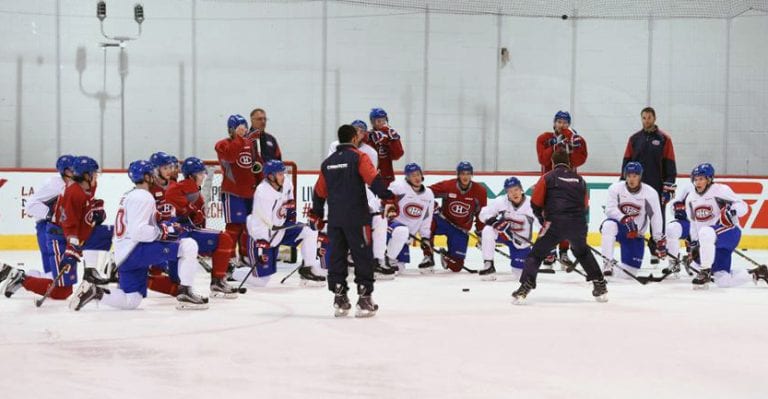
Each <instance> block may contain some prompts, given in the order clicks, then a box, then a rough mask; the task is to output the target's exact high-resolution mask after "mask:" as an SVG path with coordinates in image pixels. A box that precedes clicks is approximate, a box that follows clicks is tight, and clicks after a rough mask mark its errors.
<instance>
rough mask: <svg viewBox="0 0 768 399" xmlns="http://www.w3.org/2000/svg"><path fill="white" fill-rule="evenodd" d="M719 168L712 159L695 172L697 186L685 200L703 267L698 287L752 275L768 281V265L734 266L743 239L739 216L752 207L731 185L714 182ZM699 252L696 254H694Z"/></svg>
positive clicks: (733, 283)
mask: <svg viewBox="0 0 768 399" xmlns="http://www.w3.org/2000/svg"><path fill="white" fill-rule="evenodd" d="M714 179H715V168H714V167H713V166H712V165H711V164H708V163H703V164H701V165H699V166H697V167H696V168H695V169H694V170H693V172H691V180H692V181H693V186H694V190H693V191H692V192H691V193H690V194H688V197H687V198H686V200H685V209H686V212H687V215H688V219H689V220H690V221H691V231H690V233H691V247H692V252H693V253H694V254H696V253H698V258H699V259H698V261H697V263H698V264H699V265H700V267H701V269H700V270H699V273H698V275H697V276H696V277H694V279H693V281H692V282H693V288H694V289H706V288H707V287H708V286H709V283H710V282H711V281H712V280H714V282H715V284H717V286H718V287H734V286H738V285H741V284H743V283H745V282H746V281H749V279H750V276H749V274H752V279H754V281H755V282H757V281H758V280H760V279H763V280H766V281H768V268H766V267H765V266H759V267H757V268H756V269H753V270H750V272H749V273H747V272H746V271H745V270H744V269H741V270H731V256H733V251H734V250H735V249H736V247H737V246H738V245H739V241H740V240H741V227H740V226H739V217H741V216H744V215H745V214H746V213H747V210H748V209H749V208H748V207H747V204H746V203H745V202H744V201H743V200H742V199H741V198H738V197H737V196H736V194H734V193H733V190H731V188H730V187H728V186H726V185H724V184H719V183H715V182H714ZM696 257H697V256H696V255H694V258H696Z"/></svg>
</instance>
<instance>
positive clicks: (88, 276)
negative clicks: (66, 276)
mask: <svg viewBox="0 0 768 399" xmlns="http://www.w3.org/2000/svg"><path fill="white" fill-rule="evenodd" d="M83 280H85V281H87V282H89V283H91V284H96V285H107V284H109V279H108V278H104V277H102V276H101V274H99V272H98V271H97V270H96V269H95V268H93V267H86V268H85V270H84V271H83Z"/></svg>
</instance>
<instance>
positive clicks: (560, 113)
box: [552, 111, 571, 125]
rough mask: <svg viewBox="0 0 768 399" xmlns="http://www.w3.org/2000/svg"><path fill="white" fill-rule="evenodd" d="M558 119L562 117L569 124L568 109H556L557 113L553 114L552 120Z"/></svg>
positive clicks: (569, 115)
mask: <svg viewBox="0 0 768 399" xmlns="http://www.w3.org/2000/svg"><path fill="white" fill-rule="evenodd" d="M558 119H562V120H564V121H566V122H568V124H569V125H570V124H571V114H569V113H568V111H557V113H556V114H555V119H553V120H552V122H554V121H556V120H558Z"/></svg>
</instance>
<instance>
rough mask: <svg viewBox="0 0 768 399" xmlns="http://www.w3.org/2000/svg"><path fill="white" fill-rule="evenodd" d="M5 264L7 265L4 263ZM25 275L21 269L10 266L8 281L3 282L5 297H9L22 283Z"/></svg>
mask: <svg viewBox="0 0 768 399" xmlns="http://www.w3.org/2000/svg"><path fill="white" fill-rule="evenodd" d="M6 266H7V265H6ZM26 277H27V275H26V274H25V273H24V270H22V269H15V268H13V267H11V270H10V274H9V275H8V282H7V283H6V284H5V292H4V293H5V297H6V298H10V297H11V296H13V294H14V293H16V291H18V290H19V288H21V286H22V284H24V279H25V278H26Z"/></svg>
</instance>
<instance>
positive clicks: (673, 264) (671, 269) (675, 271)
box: [661, 257, 680, 278]
mask: <svg viewBox="0 0 768 399" xmlns="http://www.w3.org/2000/svg"><path fill="white" fill-rule="evenodd" d="M661 272H662V273H664V274H672V275H673V277H675V278H678V277H679V276H680V275H679V273H680V261H678V260H677V259H675V258H672V257H670V258H669V266H667V267H665V268H664V269H662V270H661Z"/></svg>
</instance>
